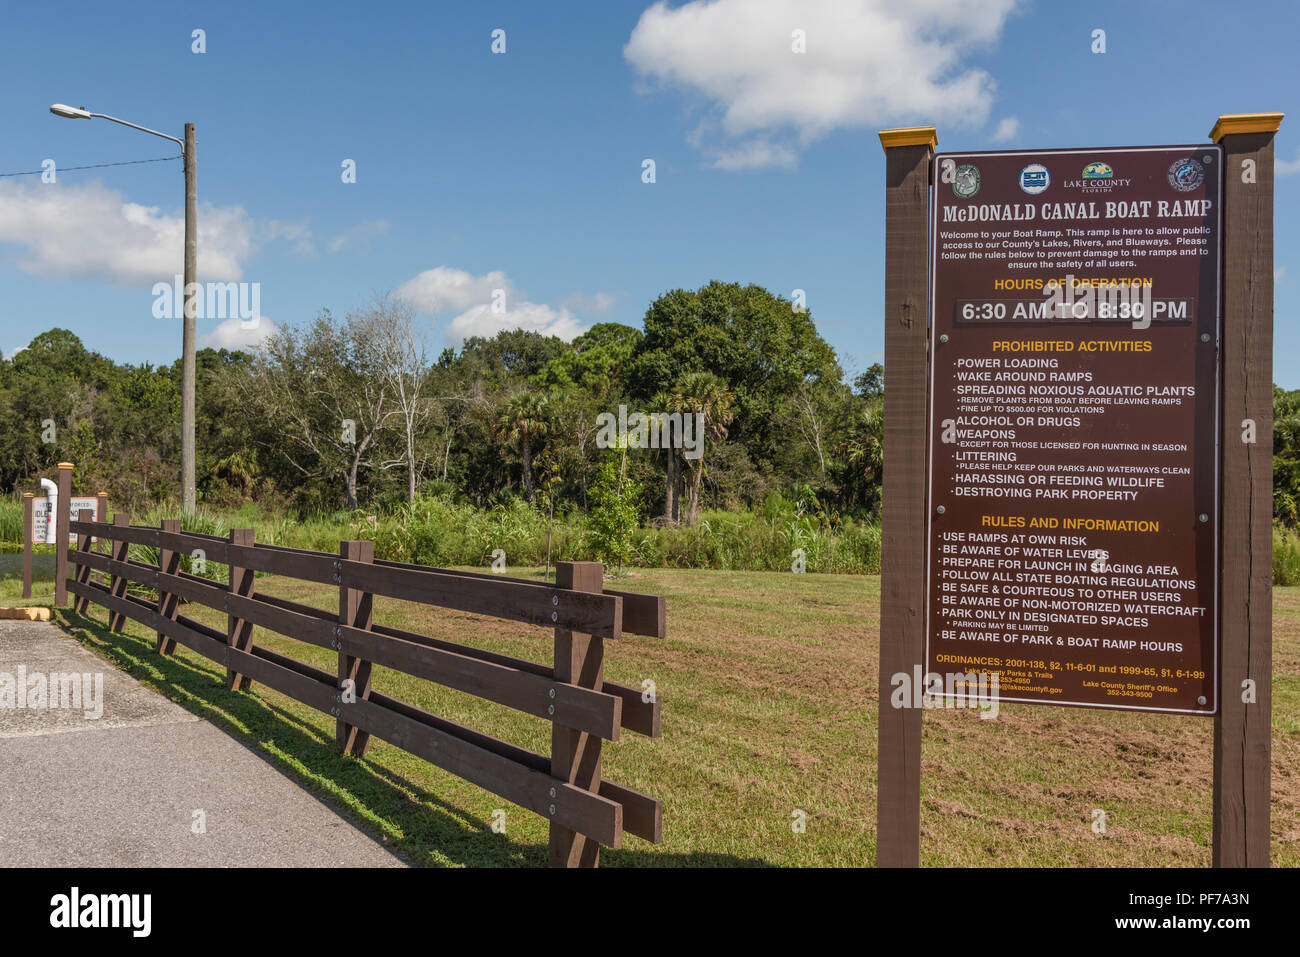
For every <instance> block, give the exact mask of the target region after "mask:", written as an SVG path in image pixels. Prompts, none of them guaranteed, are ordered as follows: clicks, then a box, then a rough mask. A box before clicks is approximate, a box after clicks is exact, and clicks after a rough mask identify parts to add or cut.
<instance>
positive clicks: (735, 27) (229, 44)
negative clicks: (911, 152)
mask: <svg viewBox="0 0 1300 957" xmlns="http://www.w3.org/2000/svg"><path fill="white" fill-rule="evenodd" d="M130 7H131V9H132V13H131V15H129V16H125V15H122V14H120V13H119V12H118V11H119V10H120V6H119V5H115V4H104V3H78V2H74V3H65V4H60V5H58V6H57V7H54V8H48V9H47V8H45V7H41V6H30V5H29V6H26V7H24V6H17V7H14V8H13V9H11V10H9V11H7V13H6V21H5V24H4V27H3V29H2V30H0V76H2V78H3V83H2V85H0V88H2V89H3V91H4V92H3V94H0V97H2V98H0V103H2V104H3V115H4V120H5V125H4V126H5V135H4V136H3V137H2V138H0V173H7V172H15V171H21V170H34V169H39V168H41V164H42V161H44V160H46V159H53V160H54V161H55V163H56V166H57V168H60V169H62V168H63V167H69V166H80V165H86V164H90V163H104V162H115V161H124V160H136V159H146V158H151V157H161V156H168V155H174V153H175V150H174V148H173V147H172V144H170V143H168V142H167V141H165V140H161V139H157V138H154V137H150V136H146V135H144V134H141V133H137V132H134V131H132V130H128V129H126V128H123V127H120V126H116V125H114V124H111V123H108V122H105V121H102V120H92V121H89V122H87V121H84V120H75V121H74V120H67V119H59V118H56V117H54V116H52V115H50V113H49V112H48V107H49V105H50V104H51V103H54V102H64V103H69V104H72V105H74V106H85V107H86V108H88V109H90V110H93V111H96V112H102V113H109V114H112V115H114V116H118V117H121V118H123V119H126V120H130V121H131V122H134V123H138V124H141V125H144V126H149V127H153V128H155V129H160V130H162V131H164V132H167V133H170V134H172V135H176V136H180V135H181V134H182V126H183V124H184V123H185V122H187V121H189V122H194V123H196V124H197V126H198V136H199V147H198V184H199V202H200V230H201V231H200V247H199V279H200V280H201V281H205V280H232V279H238V280H242V281H246V282H256V283H259V284H260V295H261V311H262V313H263V314H264V316H265V317H266V318H265V320H264V322H263V323H262V324H261V325H260V326H259V330H254V331H252V332H248V331H245V330H240V329H238V328H237V327H238V323H237V322H236V323H232V324H228V325H227V326H226V327H219V326H218V321H217V320H210V319H203V320H200V321H199V334H200V337H201V342H202V343H204V344H211V343H218V342H221V343H232V344H235V343H239V342H244V341H248V340H247V337H252V339H255V338H256V337H257V336H258V335H261V334H262V333H263V332H265V331H266V330H268V329H272V328H274V327H275V326H276V325H281V324H285V323H289V324H293V323H299V322H305V321H308V320H310V319H311V318H312V317H314V316H315V315H316V313H317V312H318V311H319V310H320V309H321V308H324V307H328V308H330V309H331V310H333V311H334V313H335V314H336V315H342V314H344V313H346V312H347V311H348V310H349V309H352V308H355V307H358V306H361V305H363V304H364V302H365V301H366V300H367V299H368V298H369V297H370V296H371V295H373V294H375V293H381V292H384V291H389V290H396V291H401V292H402V294H404V295H406V296H407V297H408V298H410V299H411V300H412V302H413V303H414V304H415V305H416V306H417V308H418V309H419V315H420V317H421V321H423V322H427V323H428V325H429V328H430V330H431V336H432V340H433V342H434V344H435V346H436V347H441V346H442V345H445V344H450V345H459V344H460V340H461V337H462V336H463V335H464V334H466V333H473V332H479V333H483V334H488V335H490V334H492V333H493V332H494V331H495V330H496V328H499V327H500V326H501V325H503V324H505V325H510V324H515V325H522V326H524V327H527V328H537V329H540V330H542V331H553V332H556V333H559V334H562V335H565V336H566V337H567V336H570V335H572V334H573V333H574V332H575V331H577V330H580V329H582V328H584V327H586V326H589V325H591V324H592V323H594V322H600V321H617V322H625V323H628V324H631V325H639V324H640V320H641V317H642V315H643V314H644V312H645V309H646V307H647V305H648V304H649V303H650V302H651V301H652V300H653V299H654V298H655V297H656V296H658V295H659V294H661V293H662V292H664V291H665V290H667V289H671V288H676V287H687V288H694V287H697V286H699V285H701V284H703V283H705V282H708V281H709V280H711V279H722V280H726V281H738V282H754V283H759V284H761V285H764V286H766V287H768V288H769V289H771V290H773V291H774V292H778V293H781V294H783V295H786V296H790V295H791V294H792V292H793V290H795V289H803V290H805V291H806V295H807V303H808V307H809V308H810V309H811V311H812V314H813V317H814V318H815V320H816V322H817V325H818V328H819V329H820V331H821V332H822V334H823V335H824V336H825V337H826V339H827V340H828V341H829V342H830V343H831V344H832V345H833V346H834V347H835V349H836V351H837V352H838V353H839V354H840V357H841V361H842V362H843V364H844V366H845V368H846V370H847V371H849V372H850V373H851V372H853V371H857V370H861V369H862V368H865V367H866V366H867V365H869V364H870V363H871V362H874V361H878V360H880V359H881V358H882V341H883V331H882V325H881V300H882V295H883V292H882V267H883V260H884V246H883V204H882V193H883V176H884V171H883V167H884V163H883V159H884V157H883V153H882V151H881V149H880V145H879V141H878V139H877V136H876V133H877V131H878V130H879V129H881V128H884V127H891V126H905V125H914V124H933V125H935V126H937V127H938V130H939V148H940V149H941V150H979V149H1004V148H1010V147H1023V148H1051V147H1087V146H1121V145H1148V144H1151V145H1158V144H1164V143H1171V144H1172V143H1185V142H1204V141H1206V139H1207V135H1208V133H1209V130H1210V128H1211V126H1212V125H1213V123H1214V120H1215V119H1216V118H1217V117H1218V115H1219V114H1221V113H1233V112H1255V111H1282V112H1285V113H1287V114H1288V118H1287V120H1285V121H1284V122H1283V125H1282V129H1281V131H1280V132H1279V134H1278V136H1277V140H1276V142H1277V157H1278V160H1279V173H1282V172H1286V173H1287V175H1279V176H1278V179H1277V191H1276V203H1277V217H1276V259H1275V270H1276V330H1277V331H1276V363H1275V379H1276V381H1278V382H1279V384H1281V385H1283V386H1286V387H1288V388H1297V387H1300V324H1298V323H1297V322H1296V321H1295V320H1296V319H1297V318H1298V317H1300V223H1297V217H1296V216H1295V215H1294V212H1295V210H1296V209H1297V207H1298V206H1300V203H1298V200H1300V93H1298V91H1300V82H1297V80H1296V73H1295V69H1296V55H1295V52H1294V38H1295V36H1296V32H1297V28H1298V27H1300V11H1298V9H1297V7H1296V6H1295V5H1294V4H1293V3H1290V2H1276V3H1273V2H1261V3H1251V2H1244V3H1239V4H1237V5H1235V6H1233V7H1231V8H1230V9H1231V12H1230V13H1225V11H1226V10H1228V9H1229V8H1227V7H1225V6H1224V5H1223V4H1220V3H1215V4H1211V3H1209V2H1162V0H1149V2H1136V3H1135V2H1128V3H1092V4H1089V5H1086V8H1085V5H1082V4H1066V3H1055V2H1046V0H1038V2H1021V3H1015V2H1013V0H987V2H983V3H981V2H977V0H963V2H947V0H925V2H919V0H913V2H910V3H909V2H904V0H838V2H833V3H832V2H815V0H770V2H766V3H757V2H754V0H719V2H716V3H712V4H706V3H687V4H682V3H675V4H672V5H671V6H668V7H664V6H662V5H655V6H651V5H650V4H648V3H646V2H623V0H602V2H580V3H578V2H575V3H548V4H539V3H536V2H535V0H534V2H528V3H486V2H475V3H470V2H458V3H450V2H446V3H383V2H378V0H376V2H371V3H364V4H355V3H335V2H328V0H326V2H319V0H318V2H310V3H283V2H276V3H267V2H260V3H246V2H226V3H220V4H217V3H188V4H183V5H178V4H175V3H174V2H173V3H162V2H158V3H154V2H133V3H132V4H130ZM196 29H201V30H203V31H205V43H206V52H204V53H202V54H197V53H194V52H192V45H193V43H194V41H193V39H192V32H193V31H194V30H196ZM495 29H501V30H504V31H505V44H506V50H505V53H503V54H494V53H493V52H492V51H491V44H492V31H493V30H495ZM796 29H799V30H803V31H804V36H805V42H806V50H807V52H806V53H803V54H795V53H793V51H792V49H791V45H792V42H793V41H792V31H794V30H796ZM1095 29H1103V30H1105V31H1106V52H1105V53H1104V54H1096V53H1093V52H1092V51H1091V46H1092V43H1093V41H1092V31H1093V30H1095ZM346 159H351V160H354V161H355V163H356V182H355V183H343V182H342V181H341V172H342V167H341V164H342V163H343V161H344V160H346ZM645 159H653V160H654V162H655V182H654V183H653V184H647V183H644V182H643V181H642V164H643V160H645ZM183 196H184V194H183V181H182V174H181V169H180V164H179V163H152V164H145V165H139V166H117V167H110V168H104V169H96V170H88V171H62V172H59V173H58V176H57V180H56V182H55V183H42V182H41V178H40V177H39V176H26V177H8V178H0V285H3V288H4V290H5V295H4V296H3V297H2V298H0V348H3V350H4V351H5V352H6V353H8V352H10V351H12V350H13V349H14V348H15V347H19V346H22V345H25V344H26V343H27V342H28V341H29V340H30V338H31V336H32V335H33V334H35V333H36V332H39V331H42V330H44V329H47V328H50V327H51V326H63V327H66V328H69V329H72V330H73V331H74V332H76V333H77V334H78V335H80V336H81V337H82V339H83V340H84V341H85V343H86V344H87V345H88V346H89V347H90V348H92V349H95V350H98V351H100V352H103V353H105V354H107V355H110V356H112V357H113V358H115V359H118V360H121V361H131V362H143V361H148V362H154V363H166V362H170V361H172V360H173V359H174V358H175V357H176V356H177V355H178V354H179V351H180V331H179V322H177V321H174V320H170V319H156V318H154V316H153V302H154V297H153V294H152V291H151V289H152V286H153V283H154V282H156V281H159V280H163V281H170V277H171V276H172V275H173V274H175V273H178V272H180V266H181V241H180V239H181V233H180V223H181V215H182V212H183ZM498 288H499V289H504V290H505V292H506V303H507V310H506V313H505V315H504V316H501V315H496V314H493V313H491V311H490V310H489V309H488V308H487V306H486V303H487V302H488V299H489V297H490V294H491V290H493V289H498Z"/></svg>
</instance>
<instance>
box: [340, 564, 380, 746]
mask: <svg viewBox="0 0 1300 957" xmlns="http://www.w3.org/2000/svg"><path fill="white" fill-rule="evenodd" d="M339 558H340V559H341V560H342V561H345V562H372V561H374V560H375V543H374V542H372V541H361V540H353V541H345V542H339ZM335 578H336V579H337V581H338V582H339V624H341V625H350V626H351V627H353V628H364V629H367V630H369V628H370V620H371V616H372V614H373V611H374V603H375V596H374V595H372V594H371V593H370V592H367V591H360V590H359V589H356V588H347V587H345V586H344V585H343V574H342V566H340V571H339V573H338V574H337V575H336V576H335ZM370 671H371V663H370V662H369V661H365V660H363V659H361V658H357V657H354V656H353V655H348V654H344V653H343V649H342V648H341V647H340V648H339V688H340V694H339V697H342V690H341V689H342V688H343V682H344V681H346V680H351V681H352V694H355V695H356V698H357V700H358V701H360V700H363V699H368V698H369V697H370ZM335 733H336V735H337V737H338V743H339V749H340V750H341V751H342V752H343V753H344V754H351V755H353V756H354V757H358V758H359V757H361V756H362V755H363V754H365V753H366V747H367V746H368V745H369V744H370V735H369V734H368V733H366V732H365V731H362V730H360V729H359V728H356V727H354V726H353V725H350V724H348V723H347V722H346V721H344V720H343V718H342V716H341V715H340V717H339V719H338V724H337V726H336V729H335Z"/></svg>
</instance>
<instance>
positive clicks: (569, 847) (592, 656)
mask: <svg viewBox="0 0 1300 957" xmlns="http://www.w3.org/2000/svg"><path fill="white" fill-rule="evenodd" d="M603 572H604V566H603V565H601V563H600V562H556V563H555V587H556V588H567V589H570V590H572V591H584V592H593V593H596V594H599V593H600V592H601V590H602V587H603V585H602V577H603ZM604 678H605V643H604V639H602V638H600V637H599V636H592V635H585V634H582V633H581V632H576V631H569V630H568V629H565V628H556V629H555V680H556V682H560V683H563V684H570V685H578V686H579V687H582V688H592V689H595V690H597V691H599V690H600V688H601V686H602V685H603V683H604ZM551 776H552V777H556V778H559V779H560V780H561V781H567V782H568V783H570V784H573V785H576V786H577V787H580V788H585V789H586V790H588V791H591V792H592V793H593V794H594V793H599V791H600V738H599V736H597V735H594V734H588V733H587V732H585V731H575V730H574V729H573V728H566V727H563V726H562V725H559V724H552V725H551ZM549 863H550V866H551V867H596V866H598V865H599V863H600V845H599V844H598V843H596V842H595V841H594V840H592V839H591V838H588V837H586V836H585V835H582V834H578V833H577V832H576V831H571V830H569V829H568V828H567V827H561V826H559V825H558V824H555V823H554V822H552V824H551V836H550V854H549Z"/></svg>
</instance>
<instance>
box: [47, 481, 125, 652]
mask: <svg viewBox="0 0 1300 957" xmlns="http://www.w3.org/2000/svg"><path fill="white" fill-rule="evenodd" d="M60 507H62V506H60ZM89 511H90V510H89V509H85V508H83V509H82V512H87V513H88V512H89ZM130 524H131V516H130V515H124V514H123V513H122V512H118V513H117V514H116V515H114V516H113V525H114V526H117V527H119V528H120V527H123V526H128V525H130ZM86 547H87V548H89V547H90V543H89V542H87V543H86ZM130 549H131V543H130V542H128V541H126V540H125V539H116V538H115V539H113V544H112V547H110V548H109V553H110V554H111V555H112V558H113V561H115V562H124V561H126V557H127V555H128V554H129V552H130ZM87 571H89V569H87ZM86 580H87V581H89V580H90V576H89V575H87V576H86ZM126 583H127V579H126V578H125V577H123V576H121V575H113V576H112V577H110V578H109V580H108V593H109V594H110V595H113V596H115V597H117V598H126ZM125 627H126V615H124V614H122V613H121V612H120V611H114V612H110V613H109V616H108V630H109V631H121V630H122V629H123V628H125Z"/></svg>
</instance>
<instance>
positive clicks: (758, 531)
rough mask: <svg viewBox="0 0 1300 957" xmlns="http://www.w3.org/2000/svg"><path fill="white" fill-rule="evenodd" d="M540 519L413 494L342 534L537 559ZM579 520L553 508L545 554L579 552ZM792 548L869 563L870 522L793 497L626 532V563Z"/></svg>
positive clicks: (753, 565)
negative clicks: (811, 508) (832, 522)
mask: <svg viewBox="0 0 1300 957" xmlns="http://www.w3.org/2000/svg"><path fill="white" fill-rule="evenodd" d="M546 531H547V519H546V515H545V514H543V513H542V512H541V511H540V510H539V509H537V508H534V507H533V506H531V505H529V504H527V503H526V502H524V501H522V500H520V499H515V500H513V501H511V502H510V503H509V504H508V505H497V506H495V507H493V508H491V509H477V508H474V507H473V506H470V505H464V504H460V503H457V502H454V501H452V500H450V499H448V498H445V497H430V498H420V499H417V500H416V501H415V503H414V504H412V505H409V506H408V505H403V506H401V507H399V508H398V509H397V510H396V511H395V512H394V513H393V514H391V515H388V516H383V517H378V518H377V519H376V521H375V523H374V524H373V525H372V524H371V523H370V522H369V520H368V518H366V517H364V516H360V515H359V516H358V517H357V519H354V521H353V523H352V526H351V534H352V535H353V536H355V537H358V538H372V539H374V542H375V556H376V557H377V558H384V559H387V560H390V561H402V562H414V563H416V564H421V565H440V566H445V565H488V564H490V563H491V561H492V558H493V553H494V552H495V551H496V550H497V549H500V551H501V552H504V554H505V560H506V563H507V566H509V565H540V564H542V563H543V562H544V561H545V559H546ZM589 531H590V530H589V529H588V528H587V524H586V522H585V521H584V520H583V518H582V517H581V516H579V515H568V516H565V517H562V518H557V519H556V521H555V525H554V528H553V529H552V533H551V536H552V537H551V560H552V561H557V560H579V559H584V558H589V557H590V555H591V549H590V547H588V536H589ZM796 549H802V550H803V555H804V562H805V566H806V570H807V571H810V572H841V573H850V574H853V573H857V574H863V573H877V572H879V571H880V529H879V528H878V527H877V526H876V525H873V524H869V523H855V522H851V521H846V522H842V523H839V524H838V525H836V526H835V527H834V528H832V527H830V526H829V525H828V524H827V523H826V522H824V521H819V520H818V519H816V518H814V517H813V516H811V515H807V514H802V513H800V512H799V511H797V510H796V509H795V508H794V507H793V506H790V507H789V508H788V509H784V510H779V511H777V512H776V513H775V514H771V515H767V514H753V513H748V512H723V511H710V512H705V513H704V514H703V515H702V516H701V519H700V521H699V522H698V523H696V524H695V525H693V526H682V527H664V528H642V529H639V530H637V531H636V532H635V533H634V535H633V552H634V554H633V557H632V560H631V562H630V563H629V564H631V565H634V566H641V567H652V568H663V567H669V568H716V569H725V570H733V571H741V570H744V571H789V570H791V568H792V566H793V565H794V563H795V561H796V557H795V555H794V554H793V553H794V552H795V550H796Z"/></svg>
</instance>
